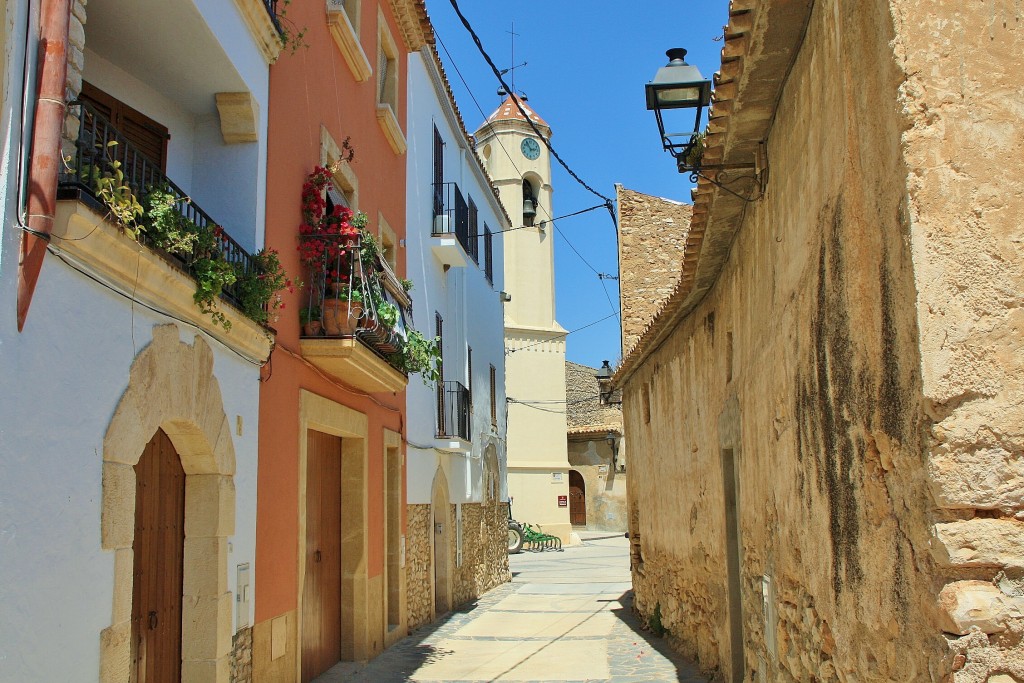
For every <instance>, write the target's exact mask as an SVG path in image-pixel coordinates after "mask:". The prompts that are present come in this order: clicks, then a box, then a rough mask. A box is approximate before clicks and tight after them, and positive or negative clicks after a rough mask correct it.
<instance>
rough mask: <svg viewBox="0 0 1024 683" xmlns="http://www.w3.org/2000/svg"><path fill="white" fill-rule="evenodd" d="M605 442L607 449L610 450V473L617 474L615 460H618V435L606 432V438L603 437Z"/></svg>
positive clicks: (617, 469)
mask: <svg viewBox="0 0 1024 683" xmlns="http://www.w3.org/2000/svg"><path fill="white" fill-rule="evenodd" d="M605 441H607V442H608V448H610V449H612V472H618V471H619V465H618V462H617V460H618V459H619V435H618V434H616V433H615V432H608V436H606V437H605Z"/></svg>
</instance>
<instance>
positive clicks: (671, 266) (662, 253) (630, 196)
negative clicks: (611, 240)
mask: <svg viewBox="0 0 1024 683" xmlns="http://www.w3.org/2000/svg"><path fill="white" fill-rule="evenodd" d="M615 193H616V199H617V200H618V207H619V278H620V282H619V284H620V296H619V300H620V304H621V307H622V348H623V350H624V351H625V350H628V349H630V348H632V347H633V344H635V343H636V340H637V339H638V337H639V336H640V333H641V332H642V331H643V329H644V328H645V327H647V324H648V323H649V322H650V321H651V319H652V318H653V317H654V314H655V313H657V312H658V309H659V307H660V306H661V304H662V302H663V301H664V300H665V298H666V297H667V296H668V295H669V294H670V293H671V292H672V289H673V288H674V287H675V286H676V282H678V281H679V268H680V265H681V264H682V262H683V248H684V247H685V245H686V235H687V232H688V231H689V228H690V216H691V214H692V213H693V207H691V206H690V205H689V204H683V203H681V202H675V201H672V200H669V199H662V198H661V197H652V196H650V195H646V194H643V193H640V192H634V191H633V190H628V189H626V188H624V187H622V186H621V185H616V186H615ZM652 235H657V239H651V236H652Z"/></svg>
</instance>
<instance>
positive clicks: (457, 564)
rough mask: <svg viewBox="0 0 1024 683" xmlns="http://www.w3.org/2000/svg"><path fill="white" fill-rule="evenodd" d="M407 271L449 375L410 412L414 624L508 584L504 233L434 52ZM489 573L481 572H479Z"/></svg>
mask: <svg viewBox="0 0 1024 683" xmlns="http://www.w3.org/2000/svg"><path fill="white" fill-rule="evenodd" d="M408 122H409V123H408V126H409V131H408V144H409V149H408V152H407V156H408V174H409V175H408V204H407V213H406V215H407V225H408V231H407V234H408V237H407V245H406V246H407V249H408V253H407V271H408V275H409V278H410V279H411V280H412V282H413V285H414V293H415V298H416V305H415V310H414V317H415V326H416V327H417V328H418V329H419V330H420V331H421V332H423V333H424V335H426V336H428V337H433V336H439V337H441V340H442V361H443V362H442V378H441V381H440V382H439V383H436V384H430V385H426V384H424V383H423V382H418V381H412V382H410V383H409V386H408V389H407V394H406V397H407V402H408V403H407V407H408V419H409V425H408V484H407V486H408V504H409V508H408V512H409V517H408V539H407V558H408V560H407V577H408V579H407V586H408V592H409V612H410V614H409V625H410V627H415V626H417V625H419V624H421V623H426V622H427V621H430V620H432V619H433V618H435V617H436V616H438V615H440V614H443V613H444V612H447V611H448V610H449V609H451V608H452V607H454V606H456V605H458V604H461V603H463V602H466V601H467V600H470V599H472V598H475V597H477V596H478V595H480V594H481V593H483V592H484V591H486V590H487V589H489V588H491V587H492V586H493V585H495V584H497V583H500V582H503V581H507V580H508V576H509V575H508V557H507V553H506V550H507V525H506V521H505V520H506V518H507V509H506V508H505V506H504V505H503V501H507V492H506V486H505V472H506V456H505V452H506V447H505V431H506V429H505V412H506V411H505V357H504V339H503V322H502V320H503V310H502V309H503V306H504V304H503V299H502V294H503V292H502V289H503V286H504V276H503V273H504V267H503V262H504V251H503V239H502V238H503V237H504V231H505V230H507V229H508V227H509V220H508V217H507V215H506V214H505V212H504V211H503V209H502V207H501V204H500V203H499V202H498V199H497V197H496V195H495V191H494V189H493V187H492V185H491V182H490V179H489V178H488V177H487V174H486V173H485V171H484V170H483V168H482V166H481V164H480V162H479V161H478V160H477V158H476V155H475V154H474V151H473V148H472V146H471V142H470V140H469V138H468V135H467V133H466V130H465V126H464V124H463V122H462V119H461V117H460V115H459V112H458V110H457V108H456V107H455V105H454V102H453V100H452V96H451V91H450V89H449V87H448V83H447V79H446V76H445V74H444V72H443V69H442V67H441V65H440V62H439V61H438V59H437V57H436V54H435V53H434V52H433V51H432V48H431V47H426V48H424V49H423V50H421V51H420V52H418V53H414V54H412V55H410V58H409V116H408ZM481 568H482V569H483V571H479V569H481Z"/></svg>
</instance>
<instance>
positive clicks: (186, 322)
mask: <svg viewBox="0 0 1024 683" xmlns="http://www.w3.org/2000/svg"><path fill="white" fill-rule="evenodd" d="M47 251H49V252H50V253H51V254H53V255H54V256H56V257H57V258H58V259H60V261H61V262H62V263H64V265H66V266H68V267H69V268H71V269H72V270H74V271H76V272H78V273H80V274H82V275H84V276H86V277H87V278H89V279H90V280H92V281H93V282H95V283H97V284H99V285H102V286H103V287H105V288H107V289H109V290H110V291H112V292H114V293H115V294H117V295H118V296H121V297H124V298H125V299H130V300H132V301H134V302H135V303H137V304H139V305H140V306H142V307H143V308H146V309H148V310H150V311H152V312H153V313H156V314H158V315H162V316H164V317H166V318H170V319H171V320H174V321H175V322H179V323H181V324H183V325H188V326H189V327H191V328H192V329H194V330H196V331H197V332H200V333H201V334H203V335H204V337H209V338H210V339H213V340H214V341H216V342H217V343H218V344H220V345H221V346H223V347H224V348H226V349H228V350H229V351H231V352H232V353H233V354H235V355H236V356H238V357H239V358H241V359H242V360H244V361H245V362H247V363H249V364H250V365H255V366H256V367H260V368H262V367H263V366H264V365H266V363H267V360H269V358H270V357H269V356H268V357H267V360H258V359H255V358H250V357H248V356H246V355H245V354H243V353H241V352H239V351H237V350H236V349H233V348H231V347H230V346H229V345H227V344H225V343H224V342H222V341H221V340H219V339H217V338H216V337H213V336H210V335H209V333H208V332H206V331H205V330H204V329H203V328H201V327H199V326H198V325H196V324H195V323H194V322H191V321H189V320H185V319H184V318H179V317H178V316H176V315H174V314H172V313H168V312H167V311H164V310H161V309H159V308H157V307H156V306H152V305H150V304H147V303H146V302H145V301H140V300H138V299H135V298H133V297H132V296H131V295H130V294H128V293H126V292H123V291H121V290H120V289H118V288H117V287H114V286H113V285H111V284H110V283H107V282H104V281H103V280H102V279H100V278H99V277H97V276H96V275H93V274H92V273H90V272H89V271H88V270H86V269H85V268H84V267H82V266H79V265H77V264H75V263H74V262H73V261H72V260H71V259H70V258H68V257H67V255H65V254H64V253H63V252H61V251H60V249H57V248H56V247H53V246H50V247H47ZM272 352H273V351H271V353H272Z"/></svg>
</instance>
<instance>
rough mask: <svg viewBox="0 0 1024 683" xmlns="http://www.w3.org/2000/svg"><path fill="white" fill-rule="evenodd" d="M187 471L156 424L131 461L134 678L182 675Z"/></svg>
mask: <svg viewBox="0 0 1024 683" xmlns="http://www.w3.org/2000/svg"><path fill="white" fill-rule="evenodd" d="M184 543H185V471H184V470H183V469H182V467H181V459H180V458H179V457H178V453H177V452H176V451H175V450H174V445H173V444H172V443H171V440H170V439H169V438H167V435H166V434H164V432H163V430H158V431H157V433H156V434H155V435H154V436H153V439H152V440H151V441H150V442H149V443H148V444H147V445H146V450H145V451H143V453H142V457H141V458H139V462H138V464H136V465H135V541H134V545H133V547H132V549H133V551H134V565H133V572H132V579H133V580H132V647H131V657H132V668H131V681H132V682H133V683H162V682H164V681H180V680H181V590H182V556H183V552H184Z"/></svg>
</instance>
